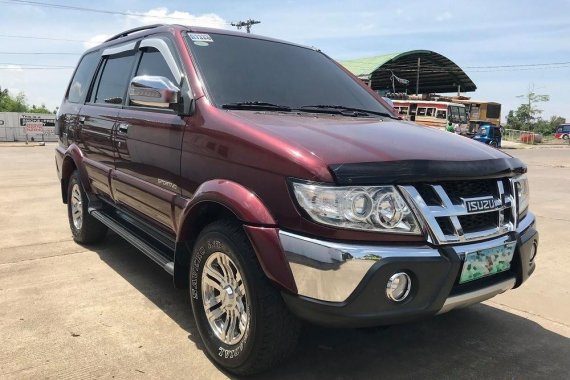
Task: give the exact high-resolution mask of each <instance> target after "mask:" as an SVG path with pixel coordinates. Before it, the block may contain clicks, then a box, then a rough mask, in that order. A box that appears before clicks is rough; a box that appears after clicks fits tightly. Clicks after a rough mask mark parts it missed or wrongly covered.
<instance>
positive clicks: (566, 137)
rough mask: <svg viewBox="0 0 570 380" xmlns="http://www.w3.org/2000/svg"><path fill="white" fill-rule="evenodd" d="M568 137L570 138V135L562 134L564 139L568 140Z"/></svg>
mask: <svg viewBox="0 0 570 380" xmlns="http://www.w3.org/2000/svg"><path fill="white" fill-rule="evenodd" d="M568 138H570V135H563V136H562V139H564V140H568Z"/></svg>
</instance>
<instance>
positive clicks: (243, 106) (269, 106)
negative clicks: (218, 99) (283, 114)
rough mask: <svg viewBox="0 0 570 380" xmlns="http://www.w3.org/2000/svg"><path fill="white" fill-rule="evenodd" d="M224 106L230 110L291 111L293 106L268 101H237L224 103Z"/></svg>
mask: <svg viewBox="0 0 570 380" xmlns="http://www.w3.org/2000/svg"><path fill="white" fill-rule="evenodd" d="M222 108H225V109H230V110H271V111H287V112H288V111H291V107H288V106H282V105H279V104H273V103H266V102H257V101H255V102H236V103H227V104H222Z"/></svg>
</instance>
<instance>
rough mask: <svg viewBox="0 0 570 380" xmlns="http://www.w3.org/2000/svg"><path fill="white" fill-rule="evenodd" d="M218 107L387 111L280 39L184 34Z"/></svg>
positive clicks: (311, 53)
mask: <svg viewBox="0 0 570 380" xmlns="http://www.w3.org/2000/svg"><path fill="white" fill-rule="evenodd" d="M186 38H187V42H188V46H190V51H191V53H192V56H193V58H194V61H195V62H196V64H197V66H198V70H199V71H200V74H201V76H202V80H203V81H204V82H205V86H206V90H207V92H208V95H209V97H210V100H212V101H213V102H214V104H216V106H218V107H222V106H224V105H231V104H238V103H239V104H242V103H247V102H251V103H255V104H260V103H265V104H271V105H278V106H282V107H289V108H291V109H298V108H300V107H303V106H315V105H334V106H344V107H351V108H358V109H363V110H369V111H374V112H378V113H386V112H389V111H387V110H386V108H385V107H383V106H382V105H381V104H380V103H379V102H378V101H377V100H376V99H375V98H374V97H373V96H372V95H370V94H369V93H368V92H367V91H366V90H365V89H364V88H362V87H361V86H360V85H359V84H357V83H356V82H355V81H354V80H353V79H352V78H351V77H350V76H348V75H347V74H346V73H345V72H344V71H343V70H342V69H340V68H339V67H338V66H337V65H336V64H335V63H334V62H333V61H332V60H330V59H329V58H328V57H326V56H325V55H324V54H322V53H320V52H317V51H315V50H312V49H309V48H303V47H299V46H294V45H289V44H286V43H280V42H272V41H266V40H259V39H255V38H247V37H240V36H231V35H224V34H214V33H212V34H193V33H189V34H188V35H187V36H186Z"/></svg>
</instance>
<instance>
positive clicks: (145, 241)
mask: <svg viewBox="0 0 570 380" xmlns="http://www.w3.org/2000/svg"><path fill="white" fill-rule="evenodd" d="M89 214H91V215H92V216H93V217H94V218H95V219H97V220H99V221H100V222H101V223H103V224H104V225H106V226H107V227H109V228H110V229H111V230H113V231H115V232H116V233H117V234H118V235H119V236H121V237H122V238H123V239H125V240H126V241H128V242H129V243H131V244H132V245H134V246H135V247H136V248H137V249H139V250H140V251H142V253H144V254H145V255H147V256H148V257H149V258H150V259H151V260H152V261H154V262H155V263H157V264H158V265H160V266H161V267H162V268H163V269H164V270H165V271H167V272H168V273H170V274H171V275H174V262H173V261H172V260H170V259H169V258H168V255H167V254H166V252H164V251H163V250H162V249H160V248H159V247H158V244H155V243H154V242H152V241H151V239H152V238H148V237H145V236H144V235H145V234H144V232H142V231H140V230H137V229H136V228H134V227H133V226H130V225H128V223H126V222H124V221H122V220H121V219H120V218H119V217H117V216H115V215H113V214H112V213H107V212H105V211H104V210H103V209H93V208H89Z"/></svg>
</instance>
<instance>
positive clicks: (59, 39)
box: [0, 34, 91, 43]
mask: <svg viewBox="0 0 570 380" xmlns="http://www.w3.org/2000/svg"><path fill="white" fill-rule="evenodd" d="M0 37H5V38H27V39H32V40H48V41H65V42H81V43H83V42H91V41H83V40H73V39H69V38H52V37H38V36H20V35H16V34H0Z"/></svg>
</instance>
